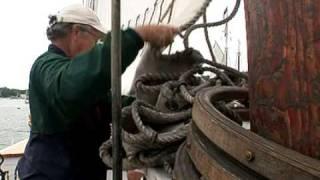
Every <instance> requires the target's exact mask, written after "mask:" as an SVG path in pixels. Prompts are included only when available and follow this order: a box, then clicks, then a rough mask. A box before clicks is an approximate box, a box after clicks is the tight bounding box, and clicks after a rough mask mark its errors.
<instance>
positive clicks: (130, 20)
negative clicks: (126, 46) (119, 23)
mask: <svg viewBox="0 0 320 180" xmlns="http://www.w3.org/2000/svg"><path fill="white" fill-rule="evenodd" d="M130 23H131V19H130V20H129V21H128V27H130Z"/></svg>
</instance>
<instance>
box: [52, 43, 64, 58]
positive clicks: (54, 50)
mask: <svg viewBox="0 0 320 180" xmlns="http://www.w3.org/2000/svg"><path fill="white" fill-rule="evenodd" d="M48 51H49V52H52V53H56V54H59V55H61V56H65V57H67V55H66V53H64V51H63V50H62V49H60V48H59V47H58V46H56V45H54V44H50V45H49V47H48Z"/></svg>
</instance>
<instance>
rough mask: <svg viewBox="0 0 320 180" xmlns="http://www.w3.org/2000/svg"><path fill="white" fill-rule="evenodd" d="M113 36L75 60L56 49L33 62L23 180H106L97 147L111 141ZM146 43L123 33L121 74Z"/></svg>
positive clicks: (128, 32)
mask: <svg viewBox="0 0 320 180" xmlns="http://www.w3.org/2000/svg"><path fill="white" fill-rule="evenodd" d="M110 40H111V38H110V36H107V37H106V39H105V40H104V43H100V44H97V45H96V46H95V47H94V48H92V49H91V50H90V51H89V52H86V53H83V54H80V55H78V56H77V57H75V58H73V59H72V60H71V59H70V58H68V57H67V56H66V55H65V54H64V52H63V51H62V50H61V49H59V48H58V47H56V46H54V45H50V46H49V50H48V51H47V52H45V53H44V54H42V55H41V56H40V57H39V58H38V59H37V60H36V61H35V63H34V65H33V67H32V69H31V73H30V82H29V93H30V94H29V103H30V110H31V119H32V128H31V133H30V138H29V141H28V144H27V146H26V149H25V153H24V157H23V158H21V159H20V161H19V163H18V172H19V177H20V178H21V179H25V178H27V179H28V178H31V177H33V178H39V179H77V180H87V179H96V180H100V179H101V180H102V179H105V178H106V177H105V174H106V173H105V170H106V166H105V165H104V164H103V163H102V161H101V159H100V158H99V146H100V145H101V144H102V143H103V142H104V141H106V140H107V139H108V138H109V136H110V129H109V127H108V126H109V123H110V122H111V114H110V113H111V112H110V111H111V106H110V104H111V97H110V76H111V75H110V65H111V60H110ZM142 46H143V40H142V39H141V38H140V37H139V35H138V34H136V32H134V31H133V30H131V29H128V30H126V31H124V32H123V33H122V72H123V71H124V70H125V68H126V67H127V66H128V65H129V64H130V63H131V62H132V61H133V60H134V58H135V56H136V55H137V53H138V51H139V49H140V48H141V47H142Z"/></svg>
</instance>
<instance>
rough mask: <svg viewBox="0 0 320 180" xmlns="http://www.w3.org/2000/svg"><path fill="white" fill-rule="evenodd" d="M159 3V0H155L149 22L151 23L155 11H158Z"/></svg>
mask: <svg viewBox="0 0 320 180" xmlns="http://www.w3.org/2000/svg"><path fill="white" fill-rule="evenodd" d="M157 5H158V0H156V1H155V2H154V5H153V11H152V14H151V16H150V20H149V24H151V21H152V19H153V16H154V13H155V11H156V9H157Z"/></svg>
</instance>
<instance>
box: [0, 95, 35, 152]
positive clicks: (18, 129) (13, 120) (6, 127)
mask: <svg viewBox="0 0 320 180" xmlns="http://www.w3.org/2000/svg"><path fill="white" fill-rule="evenodd" d="M28 115H29V104H27V103H26V102H25V100H24V99H10V98H0V150H1V149H3V148H5V147H8V146H10V145H12V144H14V143H17V142H19V141H21V140H24V139H26V138H28V136H29V132H30V129H29V126H28Z"/></svg>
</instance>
